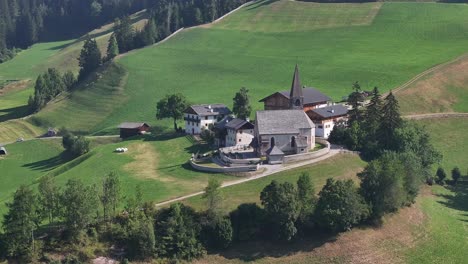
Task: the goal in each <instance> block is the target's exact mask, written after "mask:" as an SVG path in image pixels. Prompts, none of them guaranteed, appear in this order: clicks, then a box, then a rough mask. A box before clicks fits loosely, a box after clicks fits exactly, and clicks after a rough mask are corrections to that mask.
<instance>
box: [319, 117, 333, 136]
mask: <svg viewBox="0 0 468 264" xmlns="http://www.w3.org/2000/svg"><path fill="white" fill-rule="evenodd" d="M333 127H335V122H333V120H324V121H322V122H321V123H318V124H315V136H316V137H323V138H328V137H329V136H330V133H331V132H332V130H333Z"/></svg>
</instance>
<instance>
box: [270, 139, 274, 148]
mask: <svg viewBox="0 0 468 264" xmlns="http://www.w3.org/2000/svg"><path fill="white" fill-rule="evenodd" d="M274 146H275V138H274V137H272V138H271V139H270V147H274Z"/></svg>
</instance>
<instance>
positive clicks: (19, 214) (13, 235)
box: [3, 186, 39, 263]
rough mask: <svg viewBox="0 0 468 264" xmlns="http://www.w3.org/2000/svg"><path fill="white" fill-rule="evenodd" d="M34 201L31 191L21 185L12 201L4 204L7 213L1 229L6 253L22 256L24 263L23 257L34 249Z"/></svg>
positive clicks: (36, 220)
mask: <svg viewBox="0 0 468 264" xmlns="http://www.w3.org/2000/svg"><path fill="white" fill-rule="evenodd" d="M36 201H37V199H36V196H35V195H34V193H33V191H32V190H31V189H30V188H28V187H26V186H21V187H20V188H19V189H18V190H17V191H16V192H15V194H14V197H13V201H12V202H10V203H7V204H6V205H7V208H8V213H7V214H6V215H5V216H4V220H3V229H4V230H5V236H6V240H5V242H6V245H5V246H6V249H7V255H8V256H10V257H20V258H23V259H22V261H25V262H24V263H27V262H28V260H27V259H24V258H26V257H27V256H29V255H30V254H31V253H32V252H33V251H34V231H35V230H36V229H37V223H38V221H39V217H38V215H37V204H36ZM22 261H20V263H21V262H22Z"/></svg>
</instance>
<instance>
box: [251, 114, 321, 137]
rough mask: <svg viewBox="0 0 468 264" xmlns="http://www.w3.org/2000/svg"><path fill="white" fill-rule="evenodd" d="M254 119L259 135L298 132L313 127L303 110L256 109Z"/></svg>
mask: <svg viewBox="0 0 468 264" xmlns="http://www.w3.org/2000/svg"><path fill="white" fill-rule="evenodd" d="M256 120H257V123H256V124H257V126H258V127H257V129H258V133H259V134H260V135H272V134H299V133H300V129H311V128H314V127H315V125H314V123H313V122H312V121H311V120H310V119H309V117H308V116H307V115H306V113H305V112H304V111H303V110H269V111H257V114H256Z"/></svg>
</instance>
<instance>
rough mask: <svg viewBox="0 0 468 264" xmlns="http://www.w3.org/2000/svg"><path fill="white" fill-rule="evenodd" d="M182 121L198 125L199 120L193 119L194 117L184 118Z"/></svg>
mask: <svg viewBox="0 0 468 264" xmlns="http://www.w3.org/2000/svg"><path fill="white" fill-rule="evenodd" d="M184 120H185V121H189V122H195V123H200V118H195V117H184Z"/></svg>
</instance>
